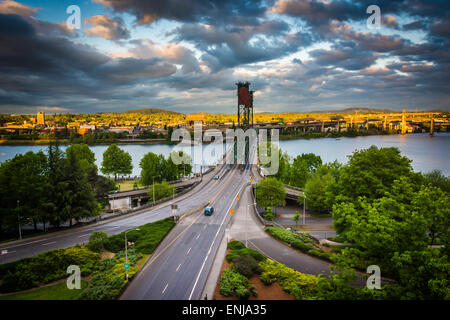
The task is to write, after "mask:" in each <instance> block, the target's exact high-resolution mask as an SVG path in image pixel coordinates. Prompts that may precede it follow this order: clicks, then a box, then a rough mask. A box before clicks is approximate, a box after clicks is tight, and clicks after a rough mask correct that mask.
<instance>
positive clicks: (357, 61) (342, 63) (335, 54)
mask: <svg viewBox="0 0 450 320" xmlns="http://www.w3.org/2000/svg"><path fill="white" fill-rule="evenodd" d="M310 55H311V56H312V57H314V58H315V62H316V63H317V64H319V65H321V66H333V67H340V68H343V69H347V70H360V69H364V68H366V67H369V66H370V65H372V64H373V63H374V62H375V60H376V59H377V57H376V56H375V55H374V54H373V53H369V52H363V51H357V50H354V49H353V48H350V47H346V48H342V49H336V48H335V49H331V50H321V49H320V50H314V51H311V52H310Z"/></svg>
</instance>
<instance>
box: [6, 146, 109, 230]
mask: <svg viewBox="0 0 450 320" xmlns="http://www.w3.org/2000/svg"><path fill="white" fill-rule="evenodd" d="M94 162H95V156H94V153H93V152H92V151H91V150H90V149H89V147H88V146H87V145H79V144H75V145H72V146H70V147H68V148H67V149H66V152H63V151H61V149H60V148H59V146H58V144H57V143H52V144H50V146H49V147H48V149H47V153H44V152H42V151H40V152H37V153H33V152H31V151H30V152H27V153H25V154H18V155H16V156H15V157H14V158H12V159H10V160H7V161H5V162H3V163H2V164H1V165H0V199H1V201H0V202H1V204H2V205H1V207H0V238H5V237H7V236H11V235H16V234H17V230H18V226H19V224H20V225H24V224H28V223H32V224H34V227H35V229H36V230H37V224H38V223H42V224H43V227H44V231H45V229H46V226H47V225H48V224H49V223H50V224H51V225H52V226H54V227H57V228H58V227H60V226H61V225H62V224H63V223H65V222H69V224H70V225H72V220H75V221H79V220H80V219H82V218H86V217H91V216H95V215H97V214H99V212H100V208H101V202H103V201H104V199H103V196H104V194H105V193H106V192H108V191H109V190H112V189H114V188H115V184H114V182H113V181H111V180H110V179H108V178H106V177H103V176H100V175H99V174H98V170H97V166H96V165H95V163H94Z"/></svg>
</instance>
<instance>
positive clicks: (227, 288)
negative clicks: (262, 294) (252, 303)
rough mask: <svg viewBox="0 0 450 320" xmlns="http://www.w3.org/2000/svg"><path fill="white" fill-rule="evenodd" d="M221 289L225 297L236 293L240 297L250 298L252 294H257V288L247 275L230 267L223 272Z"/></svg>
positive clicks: (220, 283)
mask: <svg viewBox="0 0 450 320" xmlns="http://www.w3.org/2000/svg"><path fill="white" fill-rule="evenodd" d="M219 291H220V294H221V295H223V296H225V297H231V296H233V295H236V296H237V297H238V298H239V299H248V297H249V296H250V294H253V295H256V291H255V288H254V287H253V286H251V285H250V282H249V281H248V279H247V278H246V277H245V276H243V275H242V274H240V273H238V272H235V271H233V270H229V269H227V270H224V271H223V272H222V276H221V277H220V282H219Z"/></svg>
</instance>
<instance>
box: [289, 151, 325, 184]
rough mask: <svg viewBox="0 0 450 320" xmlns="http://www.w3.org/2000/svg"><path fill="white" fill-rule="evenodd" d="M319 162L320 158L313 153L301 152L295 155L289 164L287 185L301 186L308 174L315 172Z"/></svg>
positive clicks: (320, 162) (320, 161)
mask: <svg viewBox="0 0 450 320" xmlns="http://www.w3.org/2000/svg"><path fill="white" fill-rule="evenodd" d="M321 164H322V159H321V158H320V156H316V155H315V154H314V153H302V154H301V155H299V156H297V157H296V158H295V159H294V161H293V163H292V165H291V166H290V170H289V180H288V183H289V185H291V186H294V187H298V188H303V187H304V186H305V183H306V181H307V180H308V178H309V177H310V175H311V174H312V173H313V172H315V171H316V170H317V168H318V167H319V166H320V165H321Z"/></svg>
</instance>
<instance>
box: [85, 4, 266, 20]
mask: <svg viewBox="0 0 450 320" xmlns="http://www.w3.org/2000/svg"><path fill="white" fill-rule="evenodd" d="M94 1H95V2H97V3H101V4H103V5H105V6H106V7H108V8H112V9H114V10H115V11H116V12H128V13H131V14H133V15H135V16H136V18H137V21H138V23H140V24H150V23H152V22H154V21H156V20H159V19H169V20H176V21H181V22H206V23H211V24H212V23H230V22H233V23H236V22H238V21H239V20H240V18H241V17H247V20H254V19H255V18H257V17H260V16H262V15H263V14H264V12H265V11H266V10H267V8H268V7H269V6H270V5H271V3H272V2H273V1H271V0H269V1H262V0H190V1H186V0H151V1H141V0H94ZM266 3H267V4H268V6H266Z"/></svg>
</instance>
